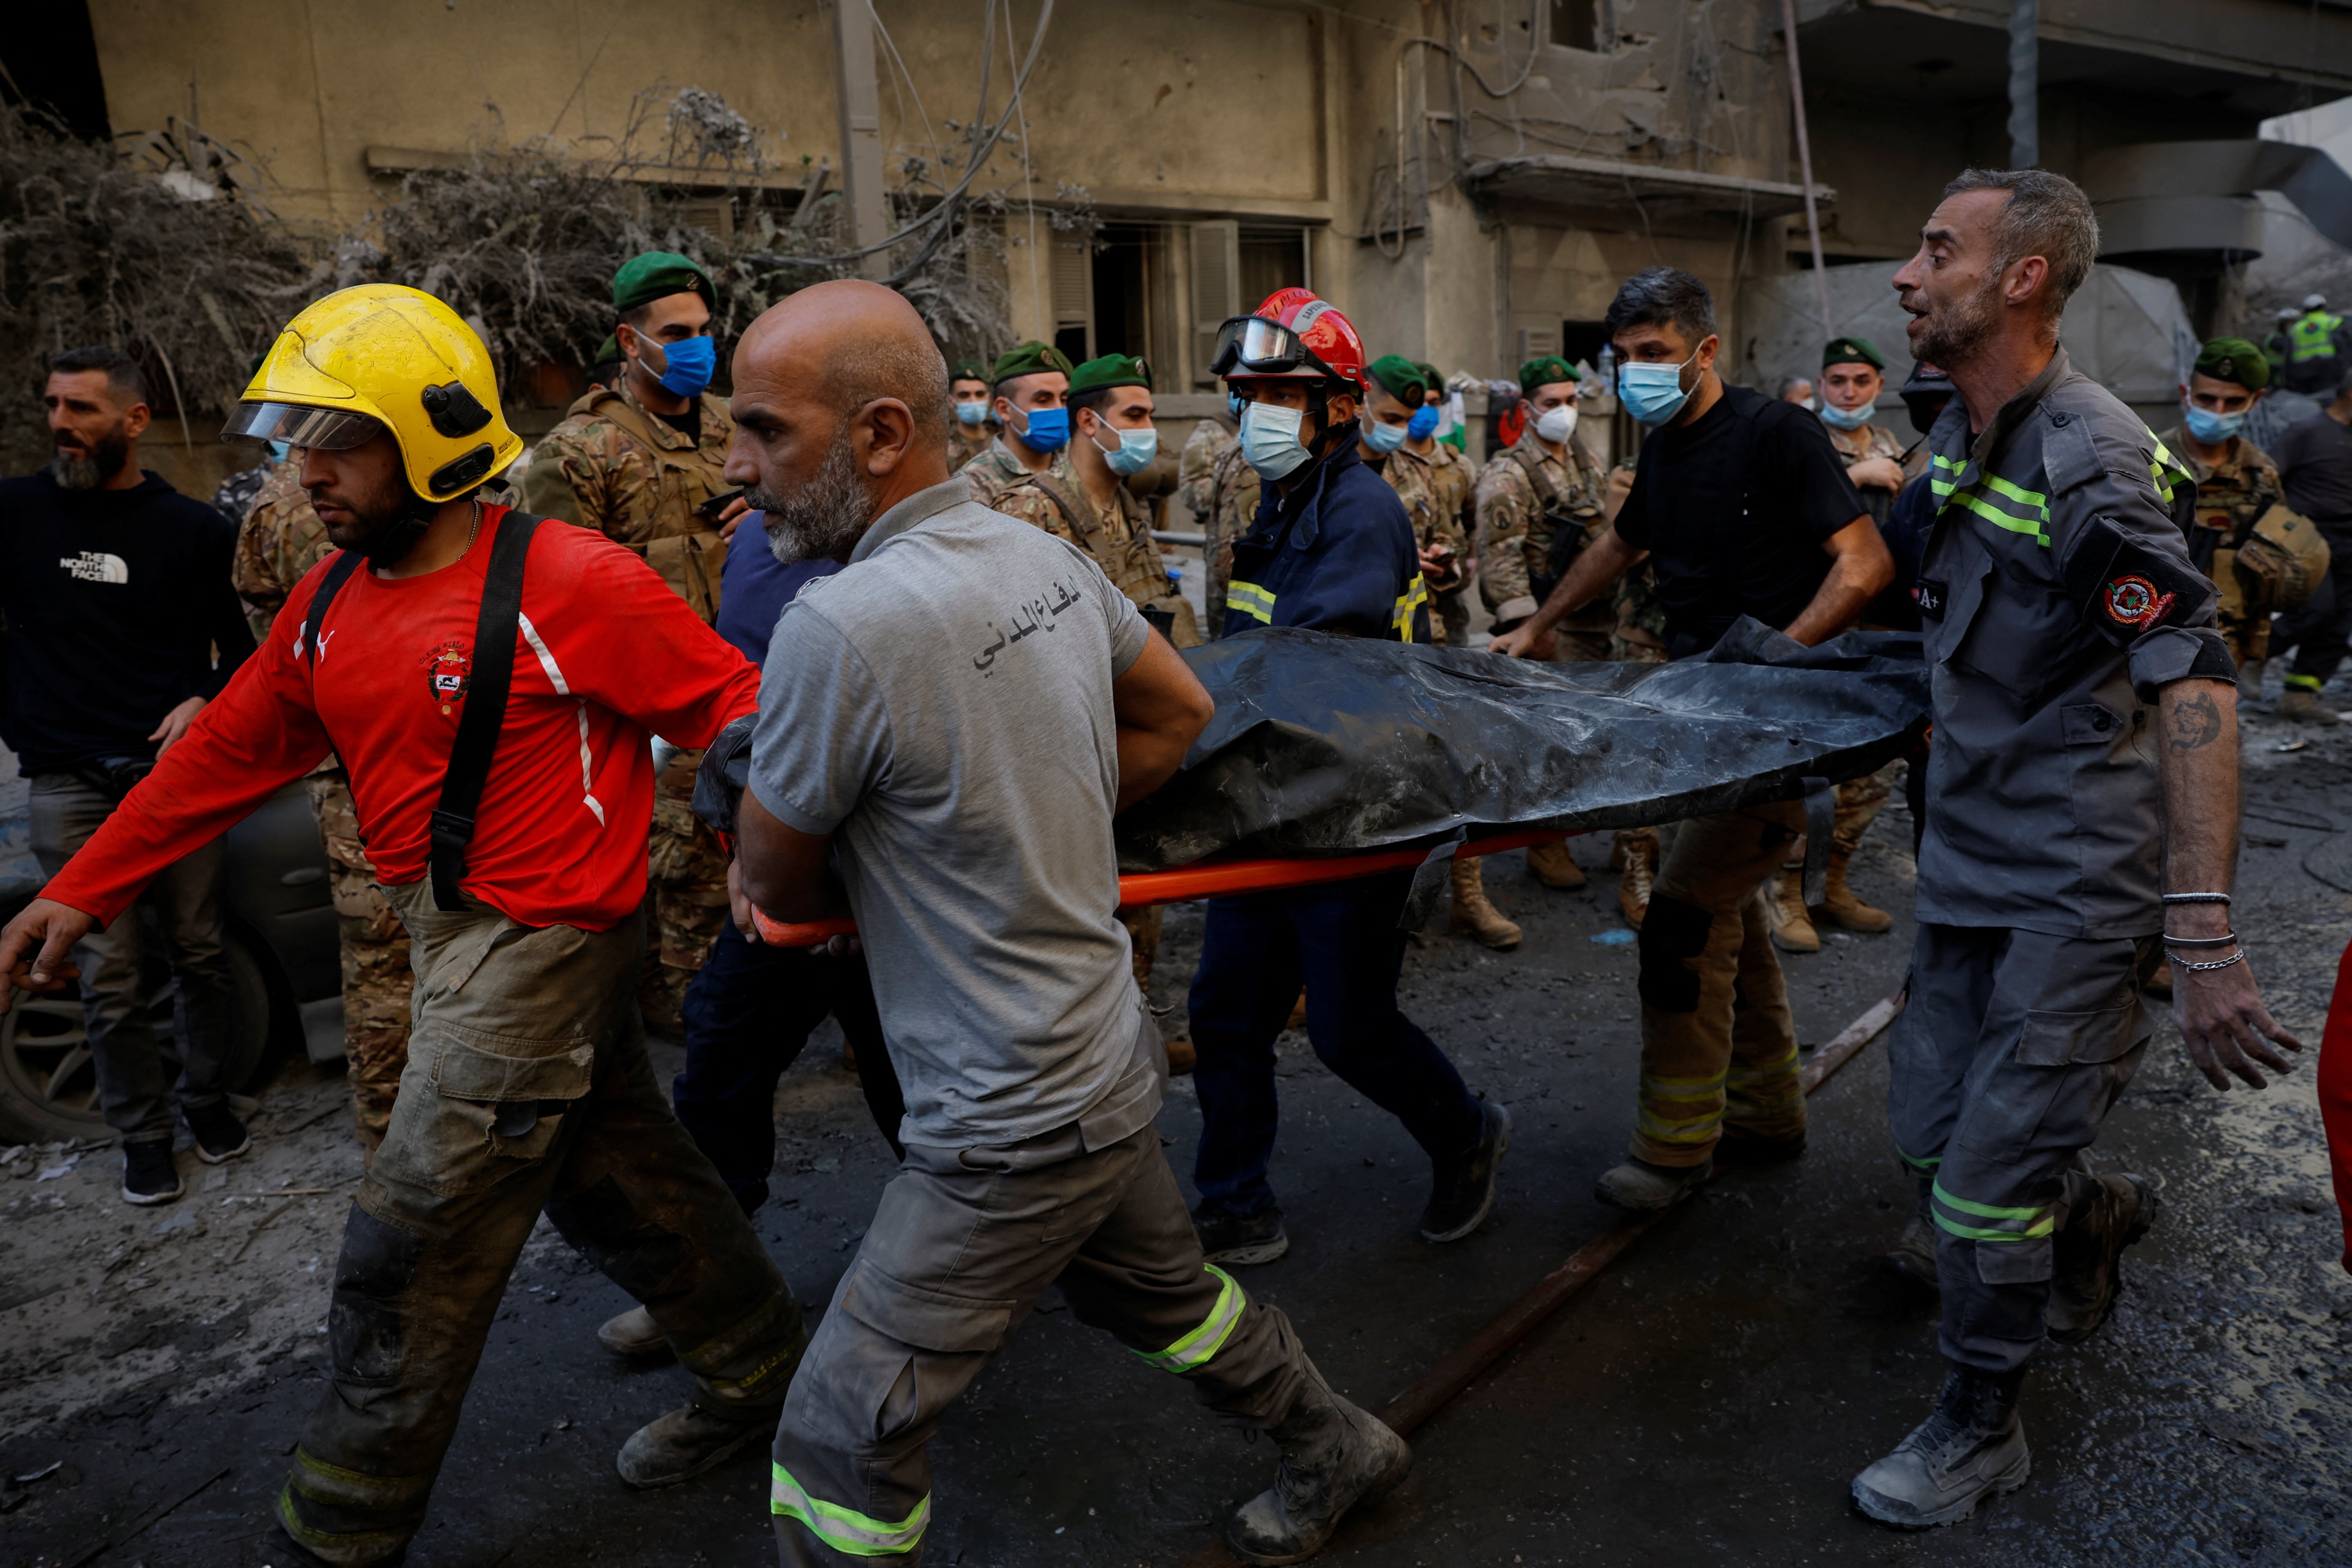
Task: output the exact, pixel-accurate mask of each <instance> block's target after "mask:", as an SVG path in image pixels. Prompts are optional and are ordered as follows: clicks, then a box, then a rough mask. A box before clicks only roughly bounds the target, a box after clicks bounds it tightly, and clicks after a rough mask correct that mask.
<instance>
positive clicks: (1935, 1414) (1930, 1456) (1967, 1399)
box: [1853, 1365, 2033, 1530]
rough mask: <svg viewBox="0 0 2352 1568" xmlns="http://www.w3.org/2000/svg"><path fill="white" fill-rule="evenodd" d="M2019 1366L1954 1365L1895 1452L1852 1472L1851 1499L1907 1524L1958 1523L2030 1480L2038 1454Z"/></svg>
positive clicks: (1885, 1519)
mask: <svg viewBox="0 0 2352 1568" xmlns="http://www.w3.org/2000/svg"><path fill="white" fill-rule="evenodd" d="M2024 1381H2025V1371H2024V1369H2023V1368H2022V1367H2021V1368H2019V1369H2018V1370H2017V1371H2015V1372H2012V1373H2000V1374H1998V1375H1996V1374H1994V1373H1987V1372H1979V1371H1978V1370H1977V1369H1976V1368H1974V1367H1970V1366H1958V1365H1955V1366H1954V1367H1953V1368H1952V1370H1951V1372H1950V1373H1948V1374H1947V1375H1946V1377H1945V1379H1944V1391H1943V1393H1942V1394H1939V1395H1937V1400H1936V1408H1935V1409H1934V1410H1933V1411H1931V1412H1929V1413H1928V1415H1927V1419H1926V1420H1925V1421H1922V1422H1921V1423H1919V1425H1918V1426H1916V1427H1915V1428H1914V1429H1913V1430H1912V1433H1911V1435H1910V1436H1908V1437H1906V1438H1904V1439H1903V1441H1902V1442H1900V1443H1898V1444H1896V1445H1895V1452H1893V1453H1891V1454H1889V1455H1887V1456H1886V1458H1883V1459H1881V1460H1879V1461H1878V1462H1877V1463H1876V1464H1874V1465H1873V1466H1871V1467H1870V1468H1868V1469H1866V1470H1864V1471H1863V1472H1862V1474H1860V1475H1858V1476H1856V1477H1854V1479H1853V1505H1854V1507H1856V1508H1858V1509H1860V1510H1862V1511H1863V1512H1864V1513H1866V1514H1868V1515H1869V1516H1870V1517H1871V1518H1873V1519H1874V1520H1876V1521H1879V1522H1880V1523H1881V1524H1892V1525H1895V1526H1898V1527H1900V1528H1902V1529H1905V1530H1927V1529H1928V1528H1930V1527H1932V1526H1934V1525H1938V1524H1954V1523H1957V1522H1958V1521H1961V1520H1964V1519H1966V1518H1968V1517H1969V1515H1970V1514H1972V1513H1974V1512H1975V1511H1976V1510H1977V1504H1979V1503H1980V1502H1982V1501H1984V1500H1985V1499H1987V1498H1989V1497H1993V1496H1997V1495H1998V1494H2000V1493H2001V1492H2012V1491H2015V1490H2016V1489H2018V1488H2020V1487H2021V1486H2023V1485H2024V1484H2025V1478H2026V1477H2027V1475H2029V1474H2030V1473H2032V1468H2033V1456H2032V1453H2031V1452H2029V1451H2028V1450H2027V1448H2026V1447H2025V1424H2024V1423H2023V1422H2022V1421H2021V1420H2019V1419H2018V1415H2017V1391H2018V1388H2019V1386H2020V1385H2021V1384H2023V1383H2024Z"/></svg>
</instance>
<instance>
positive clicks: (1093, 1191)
mask: <svg viewBox="0 0 2352 1568" xmlns="http://www.w3.org/2000/svg"><path fill="white" fill-rule="evenodd" d="M1147 1025H1148V1026H1149V1027H1150V1034H1151V1043H1152V1045H1153V1047H1155V1049H1156V1047H1157V1046H1158V1037H1159V1029H1158V1026H1156V1025H1150V1024H1149V1021H1148V1020H1147ZM1055 1283H1058V1284H1059V1285H1060V1286H1061V1289H1062V1295H1063V1296H1064V1298H1065V1299H1066V1300H1068V1302H1069V1304H1070V1308H1071V1310H1073V1311H1075V1312H1076V1314H1077V1316H1078V1318H1079V1320H1080V1321H1084V1322H1087V1323H1092V1324H1094V1325H1095V1326H1096V1327H1097V1328H1103V1329H1108V1330H1109V1331H1110V1332H1111V1333H1112V1334H1113V1335H1114V1336H1116V1337H1117V1338H1118V1341H1119V1342H1121V1343H1123V1344H1125V1345H1126V1346H1127V1348H1128V1349H1129V1350H1131V1351H1133V1352H1135V1353H1136V1354H1137V1355H1138V1356H1139V1357H1140V1358H1141V1359H1142V1361H1143V1362H1144V1363H1145V1364H1147V1365H1149V1366H1151V1367H1154V1368H1157V1369H1158V1370H1160V1371H1161V1372H1168V1373H1175V1374H1176V1375H1178V1376H1180V1377H1183V1378H1187V1379H1190V1380H1191V1382H1192V1384H1193V1389H1194V1392H1195V1393H1196V1394H1198V1395H1199V1397H1200V1400H1201V1402H1202V1404H1204V1405H1209V1406H1210V1407H1211V1408H1213V1409H1214V1410H1216V1411H1217V1412H1218V1413H1220V1414H1221V1415H1225V1416H1227V1417H1229V1418H1231V1419H1233V1420H1234V1421H1237V1422H1239V1423H1241V1424H1243V1425H1244V1426H1251V1427H1265V1426H1273V1425H1275V1424H1276V1422H1278V1421H1280V1420H1281V1419H1282V1418H1283V1416H1285V1415H1287V1414H1289V1411H1290V1406H1291V1405H1292V1403H1293V1402H1294V1401H1295V1400H1297V1397H1298V1390H1299V1387H1300V1385H1301V1383H1302V1382H1303V1380H1304V1378H1305V1375H1306V1367H1307V1357H1306V1353H1305V1352H1303V1351H1302V1350H1301V1349H1300V1348H1299V1343H1298V1336H1297V1333H1295V1332H1294V1331H1292V1329H1291V1326H1290V1320H1289V1319H1288V1318H1286V1317H1285V1316H1284V1315H1283V1313H1282V1311H1281V1310H1280V1309H1279V1308H1276V1307H1269V1306H1266V1305H1265V1303H1263V1302H1259V1301H1253V1300H1250V1299H1249V1297H1248V1295H1247V1294H1246V1293H1245V1292H1244V1290H1243V1289H1242V1288H1241V1287H1240V1286H1239V1285H1237V1284H1235V1283H1234V1280H1233V1279H1232V1278H1231V1277H1230V1276H1228V1275H1226V1274H1225V1273H1224V1272H1223V1271H1222V1270H1220V1269H1217V1268H1211V1267H1208V1266H1207V1265H1204V1264H1203V1263H1202V1261H1201V1244H1200V1239H1199V1237H1197V1236H1196V1235H1195V1234H1194V1232H1193V1229H1192V1216H1191V1215H1188V1214H1187V1213H1186V1212H1185V1208H1184V1200H1183V1196H1182V1194H1181V1193H1180V1192H1179V1191H1178V1189H1177V1186H1176V1177H1175V1174H1174V1173H1173V1172H1171V1170H1170V1169H1169V1168H1168V1156H1167V1155H1166V1154H1165V1153H1164V1152H1162V1151H1161V1149H1160V1134H1159V1133H1158V1131H1155V1130H1154V1129H1153V1127H1152V1126H1151V1124H1150V1122H1146V1123H1145V1124H1144V1125H1143V1126H1141V1127H1139V1128H1138V1129H1137V1130H1136V1131H1133V1132H1131V1133H1129V1134H1128V1135H1127V1136H1126V1137H1124V1138H1121V1139H1119V1140H1118V1142H1113V1143H1110V1144H1108V1146H1106V1147H1103V1148H1100V1149H1087V1148H1086V1147H1085V1146H1084V1142H1083V1141H1082V1140H1081V1138H1080V1137H1079V1135H1078V1131H1077V1129H1076V1128H1075V1127H1071V1128H1065V1129H1063V1130H1061V1131H1055V1132H1051V1133H1047V1134H1045V1136H1043V1137H1039V1138H1033V1139H1030V1140H1028V1141H1027V1142H1022V1143H1015V1144H1013V1145H1010V1146H1008V1147H1003V1148H982V1149H964V1150H953V1149H937V1148H924V1147H922V1146H920V1145H917V1144H909V1145H908V1148H907V1159H906V1163H905V1164H904V1165H903V1166H901V1167H900V1169H899V1173H898V1175H897V1176H896V1177H895V1178H893V1179H892V1181H891V1183H890V1184H889V1185H888V1186H887V1187H885V1188H884V1189H883V1192H882V1202H881V1206H880V1207H879V1208H878V1209H877V1211H876V1212H875V1215H874V1223H873V1226H871V1227H870V1228H869V1229H868V1230H867V1231H866V1240H865V1243H864V1244H863V1245H862V1246H861V1247H859V1248H858V1252H857V1257H856V1259H855V1260H854V1261H853V1262H852V1263H851V1264H850V1266H849V1272H848V1273H847V1274H845V1275H844V1276H843V1277H842V1281H841V1285H840V1288H839V1289H836V1290H835V1292H834V1297H833V1305H832V1307H831V1309H830V1310H827V1312H826V1313H825V1315H824V1321H823V1322H821V1323H819V1324H818V1325H817V1331H816V1336H815V1338H814V1340H813V1341H812V1342H811V1343H810V1345H809V1352H808V1357H807V1359H806V1361H805V1362H804V1363H803V1364H802V1367H801V1371H800V1375H799V1376H798V1377H797V1378H795V1379H794V1380H793V1389H792V1394H791V1396H790V1398H789V1399H787V1400H786V1402H785V1404H784V1418H783V1421H782V1424H781V1425H779V1426H778V1427H777V1429H776V1447H775V1469H774V1476H773V1482H772V1490H771V1494H770V1502H769V1507H770V1510H771V1511H772V1514H773V1515H774V1518H775V1525H776V1544H777V1553H778V1557H779V1559H780V1561H781V1562H782V1563H784V1564H786V1565H787V1568H799V1565H802V1564H814V1563H827V1564H835V1565H847V1564H864V1565H866V1568H871V1564H872V1563H873V1561H874V1560H875V1559H877V1558H880V1559H883V1560H885V1561H887V1562H889V1563H898V1564H906V1565H908V1568H911V1565H913V1564H916V1563H920V1562H921V1561H922V1554H923V1531H924V1530H925V1528H926V1527H927V1526H929V1523H930V1519H931V1468H930V1460H929V1456H928V1454H927V1452H926V1448H927V1445H929V1442H930V1438H931V1434H932V1433H933V1432H934V1431H936V1430H938V1427H939V1424H940V1416H941V1415H944V1414H945V1413H946V1410H947V1407H948V1406H949V1405H951V1404H953V1403H954V1402H955V1400H956V1399H957V1398H958V1397H959V1396H960V1395H961V1394H962V1393H963V1391H964V1390H965V1389H966V1388H968V1387H970V1386H971V1381H972V1379H974V1378H976V1377H978V1376H979V1375H980V1372H981V1369H982V1367H984V1366H986V1365H987V1364H988V1362H989V1358H990V1357H991V1356H992V1355H994V1354H995V1353H996V1351H997V1349H998V1347H1000V1346H1002V1345H1003V1343H1004V1342H1005V1340H1006V1339H1007V1338H1008V1337H1009V1336H1010V1335H1011V1334H1012V1332H1013V1329H1014V1327H1015V1326H1016V1325H1018V1324H1019V1323H1020V1321H1021V1320H1022V1319H1023V1318H1024V1317H1026V1316H1027V1315H1028V1313H1029V1309H1030V1308H1031V1307H1032V1306H1033V1305H1034V1303H1035V1302H1036V1300H1037V1298H1038V1296H1039V1295H1040V1294H1042V1293H1043V1292H1044V1290H1045V1288H1046V1287H1047V1286H1048V1285H1052V1284H1055Z"/></svg>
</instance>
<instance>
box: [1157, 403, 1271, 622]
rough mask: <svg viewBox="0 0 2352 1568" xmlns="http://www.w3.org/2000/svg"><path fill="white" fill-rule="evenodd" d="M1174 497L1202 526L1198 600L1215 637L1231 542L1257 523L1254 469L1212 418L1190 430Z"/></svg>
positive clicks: (1222, 614) (1228, 433)
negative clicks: (1203, 580) (1204, 569)
mask: <svg viewBox="0 0 2352 1568" xmlns="http://www.w3.org/2000/svg"><path fill="white" fill-rule="evenodd" d="M1176 472H1177V476H1178V479H1177V493H1178V494H1179V495H1181V496H1182V497H1183V498H1184V504H1185V505H1186V506H1188V507H1190V508H1191V509H1192V516H1193V518H1194V520H1195V521H1198V522H1199V523H1200V525H1201V531H1202V534H1204V535H1205V536H1206V537H1207V540H1208V542H1207V543H1206V544H1205V545H1203V546H1202V550H1201V555H1202V560H1203V561H1204V562H1206V563H1207V565H1208V581H1207V584H1206V586H1205V588H1204V590H1203V592H1204V595H1205V596H1204V597H1203V598H1202V603H1203V604H1205V605H1207V606H1208V609H1209V624H1208V626H1207V627H1206V628H1204V635H1205V636H1208V637H1215V636H1216V635H1217V634H1218V632H1219V630H1220V629H1221V628H1222V627H1223V626H1224V622H1225V584H1226V583H1228V582H1229V581H1231V579H1232V577H1233V543H1234V540H1236V539H1239V538H1240V537H1241V536H1242V535H1243V534H1244V533H1247V532H1248V531H1249V530H1250V524H1251V523H1253V522H1255V521H1257V490H1258V478H1257V470H1256V469H1255V468H1251V467H1250V466H1249V464H1248V463H1246V462H1244V461H1243V459H1242V443H1241V437H1238V436H1235V435H1234V434H1233V433H1232V432H1231V431H1229V430H1227V429H1226V428H1225V427H1224V426H1223V425H1220V424H1218V423H1217V422H1216V421H1215V420H1213V419H1203V420H1202V421H1201V422H1200V424H1198V425H1196V426H1193V427H1192V436H1191V437H1189V438H1187V439H1186V441H1185V443H1184V456H1183V459H1182V461H1181V463H1180V464H1179V465H1178V467H1177V470H1176Z"/></svg>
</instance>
